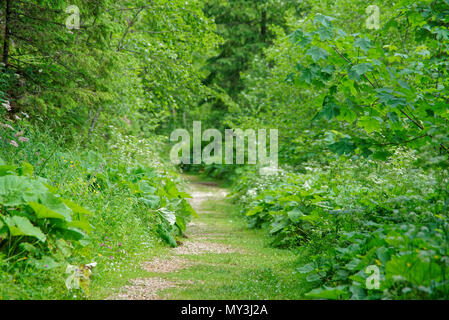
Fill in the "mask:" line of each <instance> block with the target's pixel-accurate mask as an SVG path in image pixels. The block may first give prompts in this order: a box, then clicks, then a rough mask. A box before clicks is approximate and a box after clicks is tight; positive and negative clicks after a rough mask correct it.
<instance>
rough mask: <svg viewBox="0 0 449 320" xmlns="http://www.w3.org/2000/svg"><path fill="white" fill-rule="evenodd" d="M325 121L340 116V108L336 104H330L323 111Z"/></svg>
mask: <svg viewBox="0 0 449 320" xmlns="http://www.w3.org/2000/svg"><path fill="white" fill-rule="evenodd" d="M321 114H322V116H323V118H324V119H326V120H331V119H332V118H335V117H338V116H339V115H340V106H339V105H338V104H336V103H333V102H329V103H327V104H326V105H325V106H324V107H323V109H322V110H321Z"/></svg>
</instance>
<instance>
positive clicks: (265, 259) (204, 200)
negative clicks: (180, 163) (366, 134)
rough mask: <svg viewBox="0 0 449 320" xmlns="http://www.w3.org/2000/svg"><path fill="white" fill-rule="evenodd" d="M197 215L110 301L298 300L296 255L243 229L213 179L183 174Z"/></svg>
mask: <svg viewBox="0 0 449 320" xmlns="http://www.w3.org/2000/svg"><path fill="white" fill-rule="evenodd" d="M185 177H186V178H187V179H188V181H189V184H188V190H186V191H188V192H189V193H190V194H191V196H192V198H191V199H189V202H190V203H191V205H192V207H193V208H194V209H195V211H196V212H197V213H198V216H199V217H198V218H194V219H193V221H192V222H191V223H190V224H189V225H188V227H187V238H186V239H184V240H183V243H182V244H181V245H180V246H179V247H177V248H166V249H164V250H163V251H161V253H160V254H158V255H157V256H156V257H154V258H153V259H152V260H151V261H148V262H146V263H144V264H143V266H142V267H143V268H144V269H145V270H146V271H147V272H148V277H145V278H139V279H135V280H133V281H132V284H131V285H129V286H126V287H125V288H122V291H121V293H120V294H119V295H118V296H117V297H115V299H131V300H148V299H152V300H153V299H181V300H182V299H198V300H202V299H214V300H215V299H218V300H229V299H299V298H300V297H301V294H303V293H304V288H302V287H301V285H300V283H303V282H302V281H300V279H299V275H298V274H295V272H294V271H295V266H296V264H295V261H296V259H297V256H295V254H294V253H293V252H291V251H289V250H280V249H275V248H270V247H269V245H268V238H267V236H266V234H265V233H264V232H263V231H260V230H249V229H247V228H246V226H245V224H244V222H243V221H242V219H240V218H239V217H238V216H237V212H236V208H235V206H233V205H232V204H230V203H229V201H227V199H226V195H227V194H228V190H226V189H223V188H220V187H219V186H218V185H217V184H216V183H214V182H205V181H201V180H199V179H198V178H197V177H195V176H185Z"/></svg>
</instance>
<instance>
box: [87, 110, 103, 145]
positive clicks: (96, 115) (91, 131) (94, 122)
mask: <svg viewBox="0 0 449 320" xmlns="http://www.w3.org/2000/svg"><path fill="white" fill-rule="evenodd" d="M100 112H101V106H100V107H98V109H97V113H96V114H95V117H94V118H93V119H92V122H91V124H90V128H89V139H90V137H91V136H92V133H93V132H94V129H95V125H96V124H97V120H98V117H99V116H100Z"/></svg>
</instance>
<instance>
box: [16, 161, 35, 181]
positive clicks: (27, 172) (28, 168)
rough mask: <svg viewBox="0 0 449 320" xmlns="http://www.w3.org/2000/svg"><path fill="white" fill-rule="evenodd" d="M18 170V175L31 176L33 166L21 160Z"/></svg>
mask: <svg viewBox="0 0 449 320" xmlns="http://www.w3.org/2000/svg"><path fill="white" fill-rule="evenodd" d="M19 171H20V175H21V176H26V177H32V176H33V172H34V168H33V166H32V165H31V164H29V163H28V162H25V161H24V162H22V165H21V167H20V168H19Z"/></svg>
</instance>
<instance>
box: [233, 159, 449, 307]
mask: <svg viewBox="0 0 449 320" xmlns="http://www.w3.org/2000/svg"><path fill="white" fill-rule="evenodd" d="M415 160H416V156H414V155H413V153H411V152H397V153H396V154H395V155H394V156H393V157H392V159H391V160H390V161H389V162H386V163H382V164H381V163H376V162H373V161H366V160H358V161H353V162H352V163H348V162H347V161H345V160H334V161H332V162H330V163H329V165H328V166H327V167H323V166H316V165H314V164H313V163H310V164H308V166H306V167H305V168H304V169H305V171H306V172H305V173H304V174H297V173H291V172H288V171H284V172H283V173H281V174H280V175H279V176H277V177H271V178H264V179H262V178H258V179H257V178H255V177H252V176H251V175H249V176H247V175H244V176H242V177H241V178H240V179H239V184H238V187H237V188H236V192H237V196H236V199H239V203H241V204H242V205H243V210H242V211H243V212H244V213H245V214H246V216H247V217H248V218H247V219H248V223H249V226H251V227H266V228H268V230H269V232H270V234H272V236H273V241H272V244H273V245H275V246H281V247H297V246H300V248H301V250H300V251H299V256H300V257H301V261H304V265H302V266H301V267H299V268H298V272H299V273H301V274H304V276H305V278H306V281H307V282H309V283H310V286H312V288H314V287H315V289H313V290H311V291H310V292H309V293H308V294H306V296H307V297H309V298H325V299H347V298H351V299H379V298H387V299H392V298H393V299H409V298H420V299H421V298H430V299H435V298H446V297H447V292H448V291H447V290H448V289H449V287H448V283H447V267H448V264H447V263H448V256H449V246H448V236H449V233H448V230H449V224H448V208H449V207H448V203H447V200H446V199H447V195H448V189H447V187H448V183H449V182H448V179H447V172H443V173H441V172H436V171H430V172H426V171H423V170H422V169H420V168H418V167H416V166H415V165H414V162H415ZM372 265H374V266H376V267H378V268H379V269H380V287H379V289H370V288H367V285H366V283H367V278H368V277H369V275H370V274H369V273H368V272H367V267H368V266H372Z"/></svg>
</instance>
